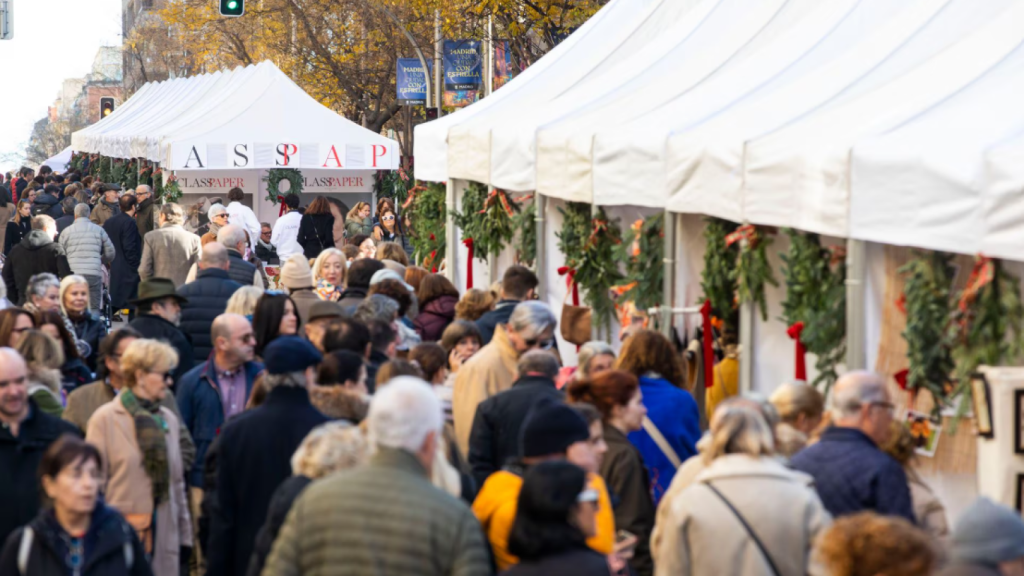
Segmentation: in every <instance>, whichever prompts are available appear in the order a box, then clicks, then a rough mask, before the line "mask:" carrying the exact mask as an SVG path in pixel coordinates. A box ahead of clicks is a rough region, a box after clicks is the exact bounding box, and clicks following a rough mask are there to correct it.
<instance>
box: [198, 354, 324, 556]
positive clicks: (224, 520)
mask: <svg viewBox="0 0 1024 576" xmlns="http://www.w3.org/2000/svg"><path fill="white" fill-rule="evenodd" d="M322 358H323V356H322V355H321V354H320V351H319V350H317V349H316V347H315V346H313V344H311V343H310V342H309V341H308V340H306V339H305V338H300V337H298V336H280V337H278V338H277V339H275V340H274V341H272V342H271V343H270V344H268V345H267V347H266V349H265V350H264V351H263V363H264V365H265V366H266V369H267V371H266V373H265V374H264V376H263V386H264V387H265V388H267V389H268V390H269V392H268V393H267V398H266V400H265V401H264V402H263V404H262V405H260V406H259V407H257V408H254V409H252V410H248V411H246V412H243V413H242V414H240V415H238V416H237V417H236V418H235V419H234V420H231V421H230V422H228V424H227V425H226V426H225V427H224V429H223V430H222V431H221V433H220V439H219V443H220V448H219V461H218V463H217V494H216V499H217V506H215V507H214V510H213V517H212V522H211V527H210V542H209V550H207V551H206V553H207V574H222V575H224V576H244V575H245V573H246V570H247V569H248V567H249V557H250V556H251V555H252V551H253V547H254V544H255V542H256V534H257V532H259V529H260V527H261V526H263V522H264V520H265V519H266V515H267V508H268V506H269V505H270V498H271V496H273V494H274V491H275V490H276V489H277V487H278V486H279V485H280V484H281V483H282V482H284V480H285V479H286V478H288V477H289V476H291V473H292V470H291V458H292V455H293V454H294V453H295V450H296V449H297V448H298V447H299V444H301V443H302V440H303V439H304V438H305V437H306V435H307V434H309V431H310V430H312V429H313V428H316V427H317V426H319V425H320V424H323V423H324V422H327V421H328V420H329V418H328V417H327V416H324V415H323V414H321V413H320V412H319V411H317V409H316V408H314V407H313V405H312V404H311V403H310V401H309V386H310V385H311V384H312V383H313V382H314V377H315V374H316V368H317V366H318V365H319V364H320V361H321V359H322Z"/></svg>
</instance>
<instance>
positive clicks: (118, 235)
mask: <svg viewBox="0 0 1024 576" xmlns="http://www.w3.org/2000/svg"><path fill="white" fill-rule="evenodd" d="M119 202H120V206H121V211H120V212H119V213H117V214H115V215H114V216H111V217H110V219H108V220H107V221H106V222H104V223H103V230H104V231H105V232H106V233H107V236H109V237H110V242H111V243H112V244H113V245H114V252H115V256H114V261H113V262H111V263H110V305H111V306H110V307H111V309H112V310H115V311H117V310H121V309H123V308H127V307H128V303H129V302H131V301H132V300H134V299H135V298H136V297H137V296H138V293H139V265H140V264H142V236H139V228H138V225H137V224H136V222H135V210H136V201H135V196H123V197H122V198H121V200H120V201H119ZM129 319H130V318H129Z"/></svg>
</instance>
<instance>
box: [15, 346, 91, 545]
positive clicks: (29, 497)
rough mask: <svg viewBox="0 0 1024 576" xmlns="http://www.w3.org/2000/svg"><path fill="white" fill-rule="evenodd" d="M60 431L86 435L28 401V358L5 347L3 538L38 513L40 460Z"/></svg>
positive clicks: (61, 432)
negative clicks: (26, 359)
mask: <svg viewBox="0 0 1024 576" xmlns="http://www.w3.org/2000/svg"><path fill="white" fill-rule="evenodd" d="M61 434H74V435H76V436H80V435H81V434H80V433H79V432H78V430H77V429H76V428H75V426H74V425H73V424H71V423H69V422H64V421H63V420H61V419H59V418H55V417H53V416H50V415H48V414H46V413H44V412H43V411H41V410H40V409H39V408H38V407H37V406H36V404H35V402H33V401H32V400H31V399H29V397H28V367H27V366H26V365H25V361H24V360H22V358H21V355H19V354H18V353H17V352H15V351H14V350H12V349H10V348H0V471H2V472H0V540H7V536H8V535H10V533H11V532H13V531H14V530H15V529H16V528H18V527H19V526H23V525H24V524H26V523H28V522H29V521H30V520H32V519H33V518H34V517H35V515H36V513H37V512H39V504H40V494H39V462H40V460H42V458H43V453H44V452H46V449H47V448H49V446H50V444H51V443H53V441H54V440H56V439H57V438H58V437H60V435H61Z"/></svg>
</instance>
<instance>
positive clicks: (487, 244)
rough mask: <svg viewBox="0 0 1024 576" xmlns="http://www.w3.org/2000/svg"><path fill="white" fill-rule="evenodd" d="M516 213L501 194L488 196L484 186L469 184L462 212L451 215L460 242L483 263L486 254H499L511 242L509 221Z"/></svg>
mask: <svg viewBox="0 0 1024 576" xmlns="http://www.w3.org/2000/svg"><path fill="white" fill-rule="evenodd" d="M519 211H520V208H519V206H518V205H517V204H516V203H515V202H511V201H510V200H509V199H508V195H507V194H506V193H505V192H504V191H503V190H497V189H495V190H491V191H490V192H488V191H487V187H486V186H485V185H483V184H480V183H478V182H470V183H469V187H468V188H467V189H466V192H465V194H464V195H463V197H462V211H461V212H455V214H454V216H455V225H456V226H458V227H459V229H461V230H462V240H463V242H464V243H466V244H467V245H468V246H471V249H472V251H473V255H474V257H475V258H480V259H486V258H487V256H488V255H489V254H500V253H501V250H502V249H503V248H504V247H505V246H506V245H507V244H509V243H510V242H511V241H512V238H513V237H514V236H515V227H514V226H513V223H512V219H513V218H515V216H516V214H517V213H518V212H519Z"/></svg>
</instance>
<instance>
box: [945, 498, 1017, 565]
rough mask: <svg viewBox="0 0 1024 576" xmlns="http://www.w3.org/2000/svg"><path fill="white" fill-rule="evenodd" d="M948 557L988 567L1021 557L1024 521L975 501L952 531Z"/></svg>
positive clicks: (999, 507)
mask: <svg viewBox="0 0 1024 576" xmlns="http://www.w3.org/2000/svg"><path fill="white" fill-rule="evenodd" d="M951 556H952V559H953V560H955V561H957V562H962V563H967V564H983V565H988V566H995V565H997V564H999V563H1000V562H1006V561H1007V560H1013V559H1015V558H1021V557H1024V520H1022V519H1021V516H1020V513H1019V512H1017V511H1016V510H1013V509H1011V508H1008V507H1006V506H1002V505H1000V504H996V503H995V502H993V501H991V500H989V499H988V498H984V497H982V498H978V499H977V500H975V501H974V504H971V506H970V507H969V508H967V511H966V512H964V514H963V516H961V517H960V520H959V521H958V522H957V524H956V527H955V528H954V529H953V538H952V554H951Z"/></svg>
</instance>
